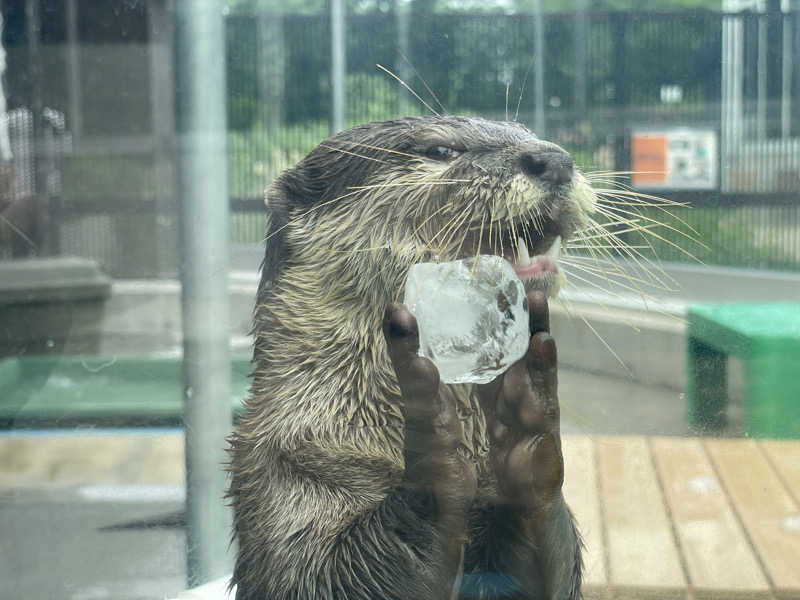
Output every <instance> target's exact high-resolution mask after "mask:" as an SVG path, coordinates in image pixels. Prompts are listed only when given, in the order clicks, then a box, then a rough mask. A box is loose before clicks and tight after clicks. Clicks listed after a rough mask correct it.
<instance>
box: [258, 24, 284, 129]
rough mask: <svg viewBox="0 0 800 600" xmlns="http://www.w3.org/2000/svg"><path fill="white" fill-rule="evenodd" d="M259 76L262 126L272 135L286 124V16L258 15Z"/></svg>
mask: <svg viewBox="0 0 800 600" xmlns="http://www.w3.org/2000/svg"><path fill="white" fill-rule="evenodd" d="M256 19H257V20H256V31H257V47H256V52H257V53H258V54H257V56H256V61H257V65H258V67H257V73H258V75H257V77H258V98H259V100H260V103H261V124H262V126H263V127H264V129H265V130H266V131H267V132H269V133H270V134H271V133H273V132H275V131H277V130H278V128H279V127H280V125H281V123H283V118H284V116H283V102H284V101H283V95H284V94H283V91H284V90H283V86H284V80H285V77H284V75H285V65H284V63H285V54H286V49H285V48H284V44H283V15H266V14H262V15H258V16H257V17H256Z"/></svg>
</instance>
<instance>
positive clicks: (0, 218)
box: [0, 215, 37, 250]
mask: <svg viewBox="0 0 800 600" xmlns="http://www.w3.org/2000/svg"><path fill="white" fill-rule="evenodd" d="M0 221H1V222H3V223H5V224H6V226H7V227H8V228H9V229H10V230H11V231H12V232H13V233H16V234H17V235H18V236H19V237H20V238H22V240H23V241H24V242H25V243H26V244H28V246H29V247H30V248H31V250H37V246H36V242H34V241H33V240H32V239H31V238H29V237H28V236H27V235H26V234H25V232H24V231H22V230H21V229H20V228H19V227H17V226H16V225H14V223H12V222H11V221H10V220H9V219H7V218H6V217H4V216H3V215H0Z"/></svg>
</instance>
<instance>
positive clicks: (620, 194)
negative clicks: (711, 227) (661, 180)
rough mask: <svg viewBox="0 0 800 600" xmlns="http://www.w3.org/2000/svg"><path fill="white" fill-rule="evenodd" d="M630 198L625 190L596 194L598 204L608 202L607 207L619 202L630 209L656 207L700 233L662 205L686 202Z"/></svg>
mask: <svg viewBox="0 0 800 600" xmlns="http://www.w3.org/2000/svg"><path fill="white" fill-rule="evenodd" d="M609 198H614V200H610V199H609ZM631 200H632V197H629V196H626V192H625V190H616V191H614V192H613V193H612V192H609V191H605V193H604V194H601V195H600V196H598V202H599V203H600V204H602V205H608V204H610V205H612V206H609V207H608V208H613V205H616V204H619V205H622V206H627V207H629V208H632V209H635V207H636V206H642V207H645V208H656V209H658V210H660V211H661V212H663V213H665V214H666V215H668V216H669V217H671V218H673V219H675V220H676V221H678V222H680V223H681V225H683V226H684V227H686V228H688V229H689V230H691V232H692V233H694V234H695V235H698V236H699V235H700V233H699V232H698V231H697V230H696V229H695V228H694V227H692V226H691V225H690V224H689V223H688V222H687V221H686V220H685V219H683V218H681V217H679V216H678V215H676V214H675V213H673V212H671V211H670V210H667V209H666V208H664V206H670V207H675V206H677V207H688V205H687V204H678V203H675V204H656V203H649V202H643V201H640V200H639V199H638V197H637V200H636V201H634V202H632V201H631ZM632 204H633V205H635V206H632ZM639 214H641V213H639ZM656 222H659V221H656ZM659 223H660V222H659ZM662 225H664V226H666V224H663V223H662ZM692 241H693V242H695V243H699V244H702V242H700V240H699V239H694V240H692Z"/></svg>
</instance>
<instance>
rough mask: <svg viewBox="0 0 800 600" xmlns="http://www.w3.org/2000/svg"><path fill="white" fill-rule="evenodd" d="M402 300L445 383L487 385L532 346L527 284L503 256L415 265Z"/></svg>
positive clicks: (423, 352)
mask: <svg viewBox="0 0 800 600" xmlns="http://www.w3.org/2000/svg"><path fill="white" fill-rule="evenodd" d="M403 302H404V304H405V305H406V306H408V308H409V310H410V311H411V312H412V314H413V315H414V316H415V317H416V318H417V324H418V326H419V348H420V349H419V354H420V355H421V356H425V357H427V358H429V359H431V360H432V361H433V362H434V364H435V365H436V367H437V368H438V369H439V375H440V377H441V380H442V381H443V382H444V383H488V382H490V381H492V380H493V379H495V378H496V377H497V376H498V375H500V374H502V373H504V372H505V371H506V369H508V368H509V367H510V366H511V365H512V364H514V362H515V361H517V360H518V359H519V358H521V357H522V356H523V355H524V354H525V351H526V350H527V348H528V342H529V339H530V334H529V330H528V303H527V300H526V298H525V287H524V286H523V284H522V282H521V281H520V279H519V278H518V277H517V274H516V273H515V272H514V269H513V267H512V266H511V264H510V263H509V262H508V261H506V260H505V259H503V258H501V257H499V256H489V255H481V256H478V257H475V258H468V259H464V260H457V261H453V262H444V263H420V264H416V265H414V266H413V267H411V270H410V272H409V274H408V279H407V281H406V287H405V297H404V299H403Z"/></svg>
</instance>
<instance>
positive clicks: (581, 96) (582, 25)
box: [573, 0, 589, 120]
mask: <svg viewBox="0 0 800 600" xmlns="http://www.w3.org/2000/svg"><path fill="white" fill-rule="evenodd" d="M588 30H589V27H588V15H587V14H586V0H580V2H579V7H578V11H577V12H576V13H575V37H574V39H573V43H574V45H575V102H574V109H575V116H576V118H577V119H581V120H582V119H585V118H586V44H587V40H588V38H589V36H588Z"/></svg>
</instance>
